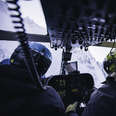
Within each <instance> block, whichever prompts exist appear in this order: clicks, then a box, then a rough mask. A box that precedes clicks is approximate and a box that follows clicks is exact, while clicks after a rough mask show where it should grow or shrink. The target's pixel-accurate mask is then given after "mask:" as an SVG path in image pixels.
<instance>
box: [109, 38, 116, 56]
mask: <svg viewBox="0 0 116 116" xmlns="http://www.w3.org/2000/svg"><path fill="white" fill-rule="evenodd" d="M114 45H115V39H114V42H113V45H112V48H111V50H110V52H109V54H111V52H112V50H113V48H114Z"/></svg>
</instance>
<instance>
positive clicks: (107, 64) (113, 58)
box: [103, 49, 116, 75]
mask: <svg viewBox="0 0 116 116" xmlns="http://www.w3.org/2000/svg"><path fill="white" fill-rule="evenodd" d="M103 65H104V69H105V71H106V72H107V73H108V74H109V75H111V74H112V73H116V49H115V50H113V51H112V52H110V53H109V54H108V55H107V57H106V59H105V61H104V62H103Z"/></svg>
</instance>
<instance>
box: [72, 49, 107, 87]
mask: <svg viewBox="0 0 116 116" xmlns="http://www.w3.org/2000/svg"><path fill="white" fill-rule="evenodd" d="M74 60H77V61H78V69H79V71H80V73H90V74H92V76H93V78H94V82H95V86H96V87H100V86H101V84H100V83H101V82H103V81H104V80H105V77H106V74H105V72H104V70H103V66H102V64H101V63H100V62H97V61H96V60H95V58H93V56H92V55H91V54H90V52H89V51H84V50H80V49H79V48H75V49H74V50H73V56H72V61H74Z"/></svg>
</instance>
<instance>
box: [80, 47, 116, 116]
mask: <svg viewBox="0 0 116 116" xmlns="http://www.w3.org/2000/svg"><path fill="white" fill-rule="evenodd" d="M104 69H105V71H106V72H107V73H108V77H107V78H106V81H105V82H103V84H104V85H103V86H102V87H101V88H99V89H97V90H95V91H94V92H93V94H92V95H91V98H90V100H89V103H88V105H87V107H86V108H85V110H84V112H83V114H82V116H116V49H115V50H113V51H112V52H110V53H109V54H108V55H107V58H106V60H105V61H104Z"/></svg>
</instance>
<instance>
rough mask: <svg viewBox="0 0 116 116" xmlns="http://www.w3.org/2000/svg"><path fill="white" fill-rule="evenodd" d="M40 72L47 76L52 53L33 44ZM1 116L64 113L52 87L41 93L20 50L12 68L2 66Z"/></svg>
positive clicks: (14, 58) (0, 72)
mask: <svg viewBox="0 0 116 116" xmlns="http://www.w3.org/2000/svg"><path fill="white" fill-rule="evenodd" d="M30 48H31V52H32V55H33V57H34V61H35V64H36V67H37V71H38V73H39V75H40V76H42V75H44V74H45V73H46V71H47V70H48V68H49V66H50V64H51V53H50V51H49V50H48V49H47V48H46V47H45V46H43V45H41V44H39V43H30ZM0 92H1V94H0V116H22V115H25V116H64V115H65V109H64V105H63V102H62V100H61V98H60V96H59V95H58V93H57V92H56V91H55V89H53V88H52V87H47V89H46V90H44V91H40V89H38V88H36V86H35V84H34V83H33V82H32V80H31V78H30V75H29V74H28V71H27V68H26V66H25V63H24V54H23V52H22V48H21V46H19V47H17V48H16V49H15V51H14V53H13V54H12V56H11V58H10V65H9V64H4V65H3V64H1V65H0Z"/></svg>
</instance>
